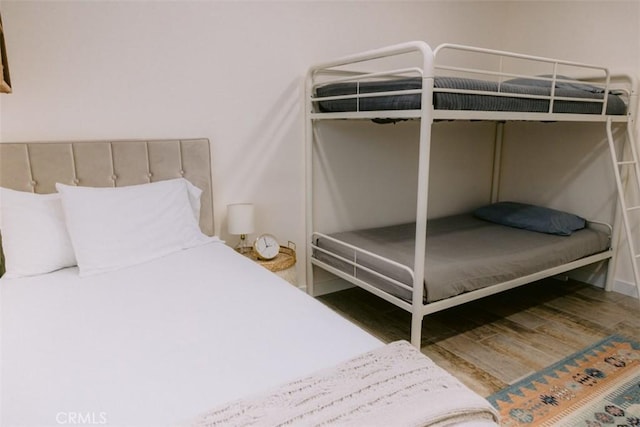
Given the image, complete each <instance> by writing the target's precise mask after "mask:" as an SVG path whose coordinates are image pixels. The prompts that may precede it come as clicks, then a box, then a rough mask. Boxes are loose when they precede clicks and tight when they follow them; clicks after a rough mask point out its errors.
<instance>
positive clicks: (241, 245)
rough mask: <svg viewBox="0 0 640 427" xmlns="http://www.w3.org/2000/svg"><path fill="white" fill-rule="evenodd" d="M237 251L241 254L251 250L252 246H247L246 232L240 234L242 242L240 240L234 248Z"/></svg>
mask: <svg viewBox="0 0 640 427" xmlns="http://www.w3.org/2000/svg"><path fill="white" fill-rule="evenodd" d="M234 249H235V250H236V251H238V252H239V253H241V254H245V253H247V252H249V251H250V250H251V246H247V235H246V234H241V235H240V242H238V244H237V245H236V247H235V248H234Z"/></svg>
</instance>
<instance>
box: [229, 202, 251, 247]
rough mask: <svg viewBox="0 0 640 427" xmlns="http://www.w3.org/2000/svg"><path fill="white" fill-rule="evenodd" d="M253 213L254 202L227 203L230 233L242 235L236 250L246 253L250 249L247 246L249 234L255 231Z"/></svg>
mask: <svg viewBox="0 0 640 427" xmlns="http://www.w3.org/2000/svg"><path fill="white" fill-rule="evenodd" d="M253 213H254V209H253V203H233V204H230V205H227V229H228V231H229V234H239V235H240V243H238V245H237V246H236V250H237V251H238V252H240V253H245V252H246V251H247V250H248V249H249V247H248V246H247V234H250V233H253V229H254V214H253Z"/></svg>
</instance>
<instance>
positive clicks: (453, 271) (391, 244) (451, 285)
mask: <svg viewBox="0 0 640 427" xmlns="http://www.w3.org/2000/svg"><path fill="white" fill-rule="evenodd" d="M330 237H331V238H333V239H336V240H337V241H334V240H333V239H327V238H322V237H318V238H316V241H315V244H316V246H317V247H318V248H321V249H322V250H324V251H327V252H330V253H332V254H336V255H338V256H340V257H342V258H345V259H348V260H350V261H353V260H354V251H353V249H349V248H348V247H346V246H345V245H343V244H341V243H340V242H344V243H347V244H349V245H353V246H356V247H358V248H361V249H364V250H366V251H369V252H372V253H375V254H378V255H380V256H382V257H385V258H387V259H390V260H392V261H395V262H397V263H400V264H402V265H406V266H407V267H409V268H411V269H413V265H414V250H415V223H409V224H400V225H394V226H388V227H381V228H373V229H366V230H357V231H347V232H340V233H334V234H331V235H330ZM608 248H609V235H608V234H607V233H605V232H603V231H599V230H595V229H593V228H584V229H582V230H578V231H575V232H573V233H572V234H571V235H570V236H558V235H553V234H545V233H540V232H535V231H528V230H523V229H519V228H513V227H508V226H504V225H499V224H495V223H492V222H488V221H484V220H481V219H478V218H476V217H474V216H473V215H472V214H464V215H455V216H450V217H444V218H438V219H433V220H429V222H428V227H427V246H426V257H425V301H426V302H434V301H438V300H442V299H445V298H449V297H453V296H455V295H459V294H462V293H464V292H469V291H473V290H476V289H480V288H484V287H487V286H491V285H494V284H497V283H502V282H506V281H508V280H512V279H516V278H518V277H522V276H526V275H528V274H533V273H535V272H538V271H541V270H545V269H548V268H552V267H556V266H559V265H562V264H565V263H568V262H571V261H575V260H577V259H580V258H583V257H586V256H589V255H593V254H596V253H598V252H603V251H606V250H607V249H608ZM322 250H315V251H314V255H313V256H314V258H316V259H317V260H319V261H322V262H324V263H326V264H329V265H330V266H333V267H335V268H337V269H339V270H342V271H344V272H347V273H349V274H350V275H353V276H355V277H357V278H359V279H361V280H363V281H365V282H367V283H370V284H372V285H374V286H376V287H378V288H380V289H382V290H384V291H386V292H388V293H391V294H393V295H395V296H397V297H399V298H402V299H404V300H405V301H409V302H410V301H411V292H410V291H409V290H408V289H404V288H402V287H400V286H398V285H396V284H393V283H392V282H391V281H389V280H386V279H384V278H381V277H379V276H377V275H375V274H372V273H370V272H367V271H365V270H363V269H360V268H355V269H354V267H353V266H352V265H350V264H349V263H347V262H345V261H342V260H340V259H337V258H335V257H333V256H332V255H330V254H328V253H326V252H324V251H322ZM357 265H361V266H363V267H366V268H368V269H371V270H375V271H377V272H379V273H381V274H383V275H384V276H386V277H389V278H392V279H394V280H396V281H399V282H402V283H405V284H407V285H409V286H412V284H413V282H412V278H411V275H410V274H409V272H408V271H406V270H405V269H402V268H400V267H398V266H396V265H392V264H389V263H386V262H384V261H381V260H379V259H377V258H375V257H372V256H369V255H366V254H363V253H359V254H358V255H357Z"/></svg>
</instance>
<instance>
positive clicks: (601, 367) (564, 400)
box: [487, 335, 640, 427]
mask: <svg viewBox="0 0 640 427" xmlns="http://www.w3.org/2000/svg"><path fill="white" fill-rule="evenodd" d="M487 399H488V400H489V402H491V404H492V405H493V406H494V407H496V408H497V409H498V411H499V412H500V415H501V417H502V425H503V426H508V427H511V426H588V427H596V426H602V427H605V426H612V427H621V426H629V427H631V426H640V344H639V343H638V342H635V341H632V340H629V339H626V338H624V337H621V336H618V335H612V336H610V337H608V338H605V339H604V340H602V341H600V342H598V343H596V344H594V345H592V346H590V347H588V348H586V349H584V350H582V351H580V352H578V353H576V354H574V355H572V356H569V357H567V358H566V359H564V360H561V361H560V362H558V363H556V364H554V365H552V366H550V367H548V368H546V369H544V370H543V371H540V372H537V373H535V374H533V375H531V376H529V377H527V378H525V379H523V380H521V381H518V382H517V383H515V384H513V385H511V386H509V387H507V388H505V389H504V390H501V391H499V392H498V393H496V394H494V395H492V396H489V397H488V398H487Z"/></svg>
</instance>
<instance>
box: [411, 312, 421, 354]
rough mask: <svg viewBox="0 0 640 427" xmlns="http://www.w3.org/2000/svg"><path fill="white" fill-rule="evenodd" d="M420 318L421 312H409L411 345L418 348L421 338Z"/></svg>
mask: <svg viewBox="0 0 640 427" xmlns="http://www.w3.org/2000/svg"><path fill="white" fill-rule="evenodd" d="M422 319H423V316H422V314H420V313H416V312H415V311H414V312H412V313H411V345H413V346H414V347H415V348H417V349H418V350H419V349H420V344H421V340H422Z"/></svg>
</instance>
